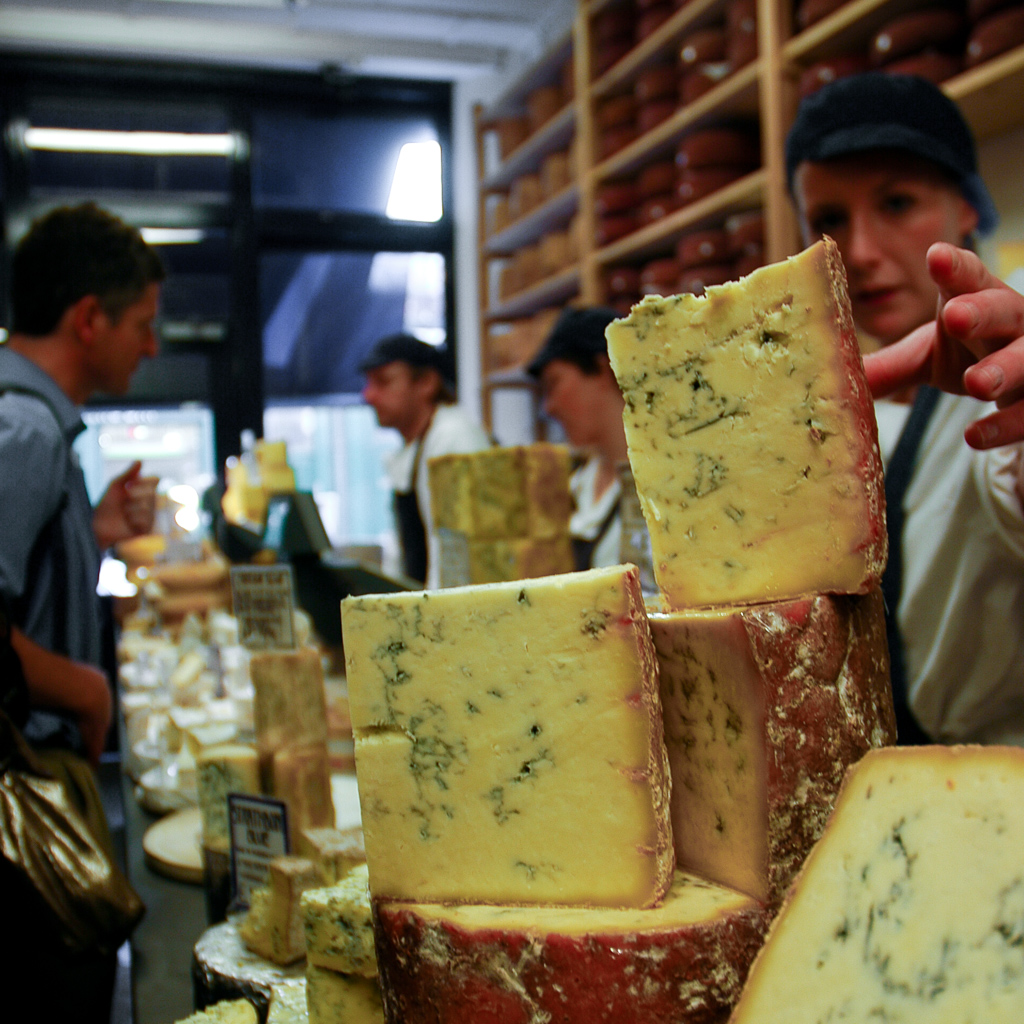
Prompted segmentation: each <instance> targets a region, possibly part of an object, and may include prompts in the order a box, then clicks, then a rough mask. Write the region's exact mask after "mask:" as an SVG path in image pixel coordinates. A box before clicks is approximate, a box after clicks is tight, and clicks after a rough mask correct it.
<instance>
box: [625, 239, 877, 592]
mask: <svg viewBox="0 0 1024 1024" xmlns="http://www.w3.org/2000/svg"><path fill="white" fill-rule="evenodd" d="M606 333H607V336H608V353H609V357H610V359H611V363H612V367H613V369H614V371H615V376H616V378H617V379H618V382H619V386H620V387H621V388H622V391H623V394H624V396H625V400H626V408H625V411H624V413H623V418H624V422H625V426H626V439H627V443H628V448H629V461H630V464H631V466H632V468H633V476H634V478H635V479H636V486H637V491H638V493H639V496H640V501H641V504H642V506H643V509H644V516H645V517H646V519H647V525H648V528H649V530H650V533H651V543H652V547H653V551H654V566H655V574H656V577H657V580H658V585H659V587H660V588H661V590H662V592H663V593H664V595H665V597H666V599H667V601H668V604H669V606H670V607H672V608H689V607H694V606H701V605H716V604H733V603H741V602H746V601H766V600H782V599H785V598H789V597H798V596H800V595H802V594H816V593H866V592H867V591H868V590H870V589H871V588H872V587H873V586H875V585H876V584H877V583H878V582H879V580H880V578H881V574H882V570H883V568H884V566H885V555H886V539H885V521H884V514H883V509H884V502H885V496H884V495H885V492H884V485H883V482H882V465H881V460H880V457H879V454H878V443H877V431H876V426H875V417H874V411H873V408H872V405H871V395H870V392H869V391H868V387H867V382H866V380H865V377H864V369H863V364H862V362H861V356H860V350H859V348H858V345H857V337H856V334H855V332H854V327H853V320H852V317H851V313H850V303H849V296H848V294H847V290H846V280H845V274H844V272H843V267H842V262H841V260H840V258H839V252H838V249H837V248H836V246H835V244H834V243H833V242H832V241H831V239H828V238H826V239H825V240H824V241H822V242H818V243H816V244H815V245H813V246H812V247H811V248H810V249H807V250H806V251H805V252H803V253H801V254H800V255H798V256H795V257H793V258H791V259H788V260H785V261H784V262H782V263H777V264H773V265H771V266H767V267H762V268H761V269H759V270H756V271H754V272H753V273H752V274H751V275H750V276H749V277H746V278H744V279H743V280H741V281H739V282H738V283H734V284H728V285H721V286H714V287H709V288H708V289H707V294H706V295H705V296H702V297H695V296H692V295H678V296H675V297H672V298H666V299H663V298H658V297H648V298H646V299H644V300H643V301H642V302H641V303H640V304H639V305H637V306H634V307H633V310H632V312H631V314H630V315H629V317H627V318H626V319H624V320H617V321H615V322H613V323H612V324H610V325H609V327H608V329H607V332H606Z"/></svg>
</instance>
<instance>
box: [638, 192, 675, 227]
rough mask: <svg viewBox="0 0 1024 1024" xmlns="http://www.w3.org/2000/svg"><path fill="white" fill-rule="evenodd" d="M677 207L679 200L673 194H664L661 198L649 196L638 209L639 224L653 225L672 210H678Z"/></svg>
mask: <svg viewBox="0 0 1024 1024" xmlns="http://www.w3.org/2000/svg"><path fill="white" fill-rule="evenodd" d="M679 206H680V203H679V200H678V199H677V198H676V195H675V193H674V192H666V193H665V194H664V195H661V196H651V198H650V199H648V200H647V201H646V202H645V203H644V204H643V205H642V206H641V207H640V223H641V224H654V223H655V222H656V221H659V220H661V219H662V218H663V217H667V216H668V215H669V214H670V213H671V212H672V211H673V210H678V209H679Z"/></svg>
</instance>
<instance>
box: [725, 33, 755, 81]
mask: <svg viewBox="0 0 1024 1024" xmlns="http://www.w3.org/2000/svg"><path fill="white" fill-rule="evenodd" d="M752 29H753V30H752V31H744V30H743V29H737V30H736V31H733V32H730V33H729V42H728V45H727V46H726V48H725V59H726V60H727V61H728V62H729V63H730V64H731V65H732V67H733V70H734V71H735V70H737V69H738V68H741V67H743V66H744V65H746V64H749V63H750V62H751V61H752V60H755V59H756V58H757V25H756V24H755V25H753V26H752Z"/></svg>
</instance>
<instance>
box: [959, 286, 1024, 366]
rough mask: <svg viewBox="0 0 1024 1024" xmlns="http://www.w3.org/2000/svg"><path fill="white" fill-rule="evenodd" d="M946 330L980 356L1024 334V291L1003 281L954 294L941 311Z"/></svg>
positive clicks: (980, 357)
mask: <svg viewBox="0 0 1024 1024" xmlns="http://www.w3.org/2000/svg"><path fill="white" fill-rule="evenodd" d="M940 316H941V318H942V326H943V329H944V331H945V333H946V334H947V335H948V336H949V337H950V338H952V339H953V340H955V341H957V342H959V343H960V344H961V345H963V346H964V347H965V348H967V349H968V350H969V351H970V352H971V353H973V354H974V355H975V356H976V357H977V358H978V359H982V358H984V357H985V356H986V355H988V354H989V353H990V352H994V351H996V350H997V349H1001V348H1003V347H1004V346H1006V345H1007V344H1009V343H1011V342H1013V341H1015V340H1016V339H1018V338H1020V337H1021V336H1022V335H1024V295H1021V294H1020V293H1019V292H1016V291H1014V290H1013V289H1012V288H1007V287H1006V286H1004V285H1001V286H1000V287H998V288H985V289H982V290H981V291H977V292H972V293H971V294H969V295H957V296H954V297H953V298H951V299H950V300H949V301H948V302H946V303H945V305H944V306H943V308H942V311H941V313H940Z"/></svg>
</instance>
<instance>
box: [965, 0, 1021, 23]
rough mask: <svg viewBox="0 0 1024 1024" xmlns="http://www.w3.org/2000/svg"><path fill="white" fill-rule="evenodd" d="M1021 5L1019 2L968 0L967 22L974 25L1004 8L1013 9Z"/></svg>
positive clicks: (1011, 0) (1017, 0)
mask: <svg viewBox="0 0 1024 1024" xmlns="http://www.w3.org/2000/svg"><path fill="white" fill-rule="evenodd" d="M1017 3H1019V0H967V20H968V21H969V22H970V23H971V24H972V25H973V24H975V22H978V21H981V19H982V18H987V17H988V16H989V15H990V14H995V13H996V11H1001V10H1002V9H1003V8H1004V7H1012V6H1014V5H1015V4H1017Z"/></svg>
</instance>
